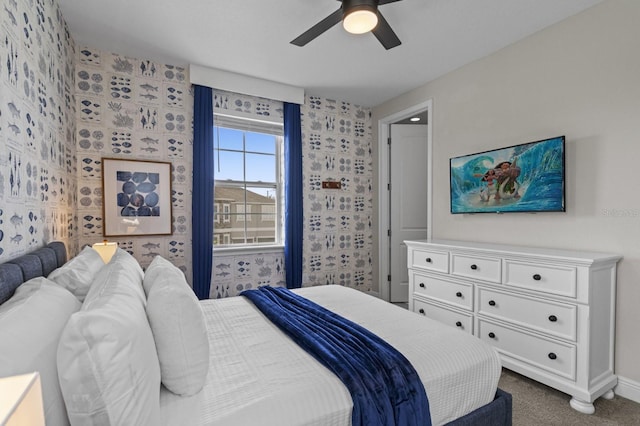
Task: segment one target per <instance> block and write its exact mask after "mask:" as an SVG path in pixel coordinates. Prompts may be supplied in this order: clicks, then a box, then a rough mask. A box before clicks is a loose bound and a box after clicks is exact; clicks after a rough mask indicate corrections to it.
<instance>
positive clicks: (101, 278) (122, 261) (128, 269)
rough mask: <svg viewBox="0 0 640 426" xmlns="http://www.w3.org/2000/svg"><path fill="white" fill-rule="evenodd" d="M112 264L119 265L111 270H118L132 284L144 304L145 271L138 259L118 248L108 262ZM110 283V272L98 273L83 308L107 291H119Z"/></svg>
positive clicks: (132, 288)
mask: <svg viewBox="0 0 640 426" xmlns="http://www.w3.org/2000/svg"><path fill="white" fill-rule="evenodd" d="M111 264H114V265H117V268H111V270H112V271H115V270H117V271H118V276H119V277H120V279H121V280H125V281H127V282H129V283H130V284H131V290H132V291H134V292H135V293H136V295H137V296H138V297H139V299H140V301H141V302H142V303H143V304H144V303H146V297H145V294H144V290H143V288H142V278H143V276H144V272H143V271H142V268H141V267H140V264H139V263H138V261H137V260H136V259H135V258H134V257H133V256H131V255H130V254H129V253H128V252H126V251H125V250H122V249H121V248H118V249H117V250H116V252H115V254H114V255H113V257H112V258H111V261H109V263H108V265H111ZM108 284H109V275H108V274H106V273H105V274H97V275H96V277H95V279H94V280H93V284H92V285H91V287H90V288H89V292H88V293H87V297H86V298H85V300H84V303H83V305H82V309H83V310H84V309H88V308H89V307H90V306H91V304H92V303H93V301H94V300H95V299H99V297H100V296H101V295H103V294H105V293H110V292H113V291H117V290H118V288H119V287H117V286H110V285H108Z"/></svg>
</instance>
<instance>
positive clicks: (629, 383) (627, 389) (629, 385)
mask: <svg viewBox="0 0 640 426" xmlns="http://www.w3.org/2000/svg"><path fill="white" fill-rule="evenodd" d="M613 391H614V392H615V393H616V395H620V396H621V397H623V398H627V399H630V400H632V401H635V402H638V403H640V382H636V381H633V380H631V379H627V378H625V377H620V376H618V385H617V386H616V387H615V388H613Z"/></svg>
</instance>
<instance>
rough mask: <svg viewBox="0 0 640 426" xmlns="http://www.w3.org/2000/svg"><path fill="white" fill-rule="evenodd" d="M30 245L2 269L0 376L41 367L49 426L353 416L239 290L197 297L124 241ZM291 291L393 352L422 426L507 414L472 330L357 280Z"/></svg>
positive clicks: (319, 420) (324, 375)
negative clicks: (78, 247) (411, 373)
mask: <svg viewBox="0 0 640 426" xmlns="http://www.w3.org/2000/svg"><path fill="white" fill-rule="evenodd" d="M36 252H37V253H36ZM36 252H34V253H30V254H28V255H24V256H21V257H20V258H18V259H14V260H12V261H10V262H8V263H6V264H3V265H0V302H4V303H3V304H2V305H0V342H2V346H3V348H2V351H0V377H1V376H8V375H14V374H20V373H25V372H29V371H34V370H37V371H39V372H40V375H41V380H42V386H43V399H44V404H45V415H46V418H47V424H48V425H65V424H69V423H71V424H74V425H75V424H106V425H109V424H111V425H119V424H136V425H137V424H153V425H156V424H161V425H248V424H260V425H350V424H351V414H352V408H353V403H352V398H351V395H350V394H349V391H348V390H347V388H346V387H345V385H344V384H343V383H342V382H341V381H340V380H339V379H338V378H337V377H336V376H335V375H334V374H333V373H332V372H331V371H329V370H328V369H327V368H326V367H324V366H323V365H322V364H321V363H319V362H318V361H317V360H316V359H315V358H313V357H312V356H310V355H309V354H308V353H306V352H305V351H304V350H303V349H302V348H300V347H299V346H298V345H297V344H296V343H295V342H294V341H293V340H292V339H290V338H289V337H287V336H286V335H285V334H284V333H283V332H282V331H281V330H280V329H279V328H278V327H277V326H276V325H274V324H273V323H272V322H271V321H269V320H268V319H266V317H265V315H264V314H263V313H262V312H260V311H259V310H258V309H257V308H256V306H255V305H254V304H253V303H252V302H251V301H249V300H248V299H247V298H246V297H242V296H238V297H231V298H226V299H218V300H206V301H201V302H198V301H197V299H195V296H193V293H192V292H189V291H184V289H187V290H190V289H189V288H188V285H187V284H186V281H184V276H183V275H182V274H181V272H179V270H178V269H177V268H175V267H173V266H172V265H171V264H170V263H169V262H168V261H166V260H164V259H162V258H160V257H156V259H154V261H153V262H152V264H151V265H150V266H149V268H148V269H147V271H144V272H143V271H142V269H141V268H140V266H139V265H138V264H137V262H136V261H135V260H134V259H133V257H132V256H130V255H129V254H128V253H126V252H125V251H123V250H118V252H117V253H116V256H114V259H113V260H112V261H111V262H110V263H109V264H108V265H104V264H101V263H99V262H98V260H97V258H96V257H95V255H97V253H95V252H93V250H92V249H91V248H89V247H86V248H85V249H83V250H82V252H81V253H80V254H79V255H78V256H76V257H75V258H73V259H71V260H69V261H68V262H67V261H66V250H65V249H64V245H63V244H62V243H52V244H50V245H49V246H48V247H45V248H42V249H39V250H37V251H36ZM43 253H46V254H43ZM42 259H45V260H44V263H46V267H44V266H43V260H42ZM100 262H101V260H100ZM38 263H40V266H39V267H38ZM18 272H19V273H18ZM43 277H48V278H47V279H45V278H43ZM41 293H42V294H41ZM295 293H296V294H298V295H300V296H303V297H304V298H306V299H308V300H310V301H312V302H315V303H317V304H318V305H321V306H323V307H325V308H327V309H329V310H331V311H332V312H335V313H336V314H338V315H340V316H342V317H344V318H346V319H348V320H351V321H353V322H355V323H357V324H360V325H361V326H363V327H365V328H366V329H368V330H370V331H371V332H373V333H375V334H376V335H377V336H379V337H381V338H382V339H384V340H385V341H386V342H388V343H389V344H391V345H392V346H393V347H395V348H396V349H398V350H399V351H400V352H401V353H402V354H403V355H404V356H405V357H406V359H408V360H409V361H410V363H411V365H412V366H413V367H414V368H415V371H416V372H417V373H418V375H419V377H420V380H421V381H422V383H423V384H424V389H425V391H426V393H427V396H428V404H429V407H430V413H431V422H432V424H433V425H443V424H451V425H458V426H459V425H492V426H493V425H510V424H511V396H510V395H509V394H507V393H505V392H503V391H501V390H500V389H498V388H497V383H498V379H499V376H500V371H501V366H500V361H499V358H498V356H497V354H496V353H495V351H494V350H493V349H492V348H491V347H490V346H488V345H486V344H484V343H483V342H481V341H480V340H479V339H477V338H475V337H473V336H469V335H468V334H466V333H463V332H460V331H457V330H455V329H454V328H452V327H447V326H444V325H441V324H439V323H437V322H434V321H431V320H428V319H425V318H423V317H420V316H418V315H416V314H414V313H412V312H409V311H407V310H405V309H402V308H400V307H397V306H394V305H391V304H388V303H386V302H384V301H381V300H379V299H377V298H375V297H372V296H369V295H366V294H364V293H361V292H359V291H357V290H353V289H349V288H345V287H341V286H322V287H311V288H302V289H298V290H295ZM37 295H39V297H36V296H37ZM194 304H195V305H194ZM27 305H32V306H27ZM51 305H54V308H52V307H51ZM194 306H195V308H194ZM43 307H44V308H43ZM43 309H44V310H43ZM47 309H49V310H47ZM34 312H37V313H34ZM43 315H45V316H46V318H47V320H45V321H43V320H42V316H43ZM12 316H13V317H12ZM25 318H26V320H25ZM38 318H40V321H38ZM29 321H32V323H31V324H27V325H25V323H28V322H29ZM21 328H22V329H21ZM40 329H42V330H40ZM25 330H26V331H25ZM25 336H26V337H25ZM114 336H115V337H114ZM5 349H8V350H5ZM25 351H27V352H29V354H30V355H29V356H27V357H25V356H22V355H23V354H24V352H25Z"/></svg>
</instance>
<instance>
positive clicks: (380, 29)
mask: <svg viewBox="0 0 640 426" xmlns="http://www.w3.org/2000/svg"><path fill="white" fill-rule="evenodd" d="M371 32H372V33H373V35H375V36H376V38H377V39H378V41H379V42H380V43H381V44H382V45H383V46H384V48H385V49H387V50H389V49H393V48H394V47H396V46H400V45H401V44H402V42H401V41H400V39H399V38H398V36H397V35H396V33H394V32H393V30H392V29H391V25H389V23H388V22H387V20H386V19H384V16H382V14H381V13H380V12H378V25H377V26H376V27H375V28H374V29H373V31H371Z"/></svg>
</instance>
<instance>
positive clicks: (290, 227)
mask: <svg viewBox="0 0 640 426" xmlns="http://www.w3.org/2000/svg"><path fill="white" fill-rule="evenodd" d="M284 162H285V168H284V170H285V174H284V181H285V187H284V188H285V196H284V212H285V213H284V232H285V238H284V269H285V273H286V281H287V288H299V287H302V218H303V216H302V129H301V125H300V105H298V104H291V103H288V102H285V103H284Z"/></svg>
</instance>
